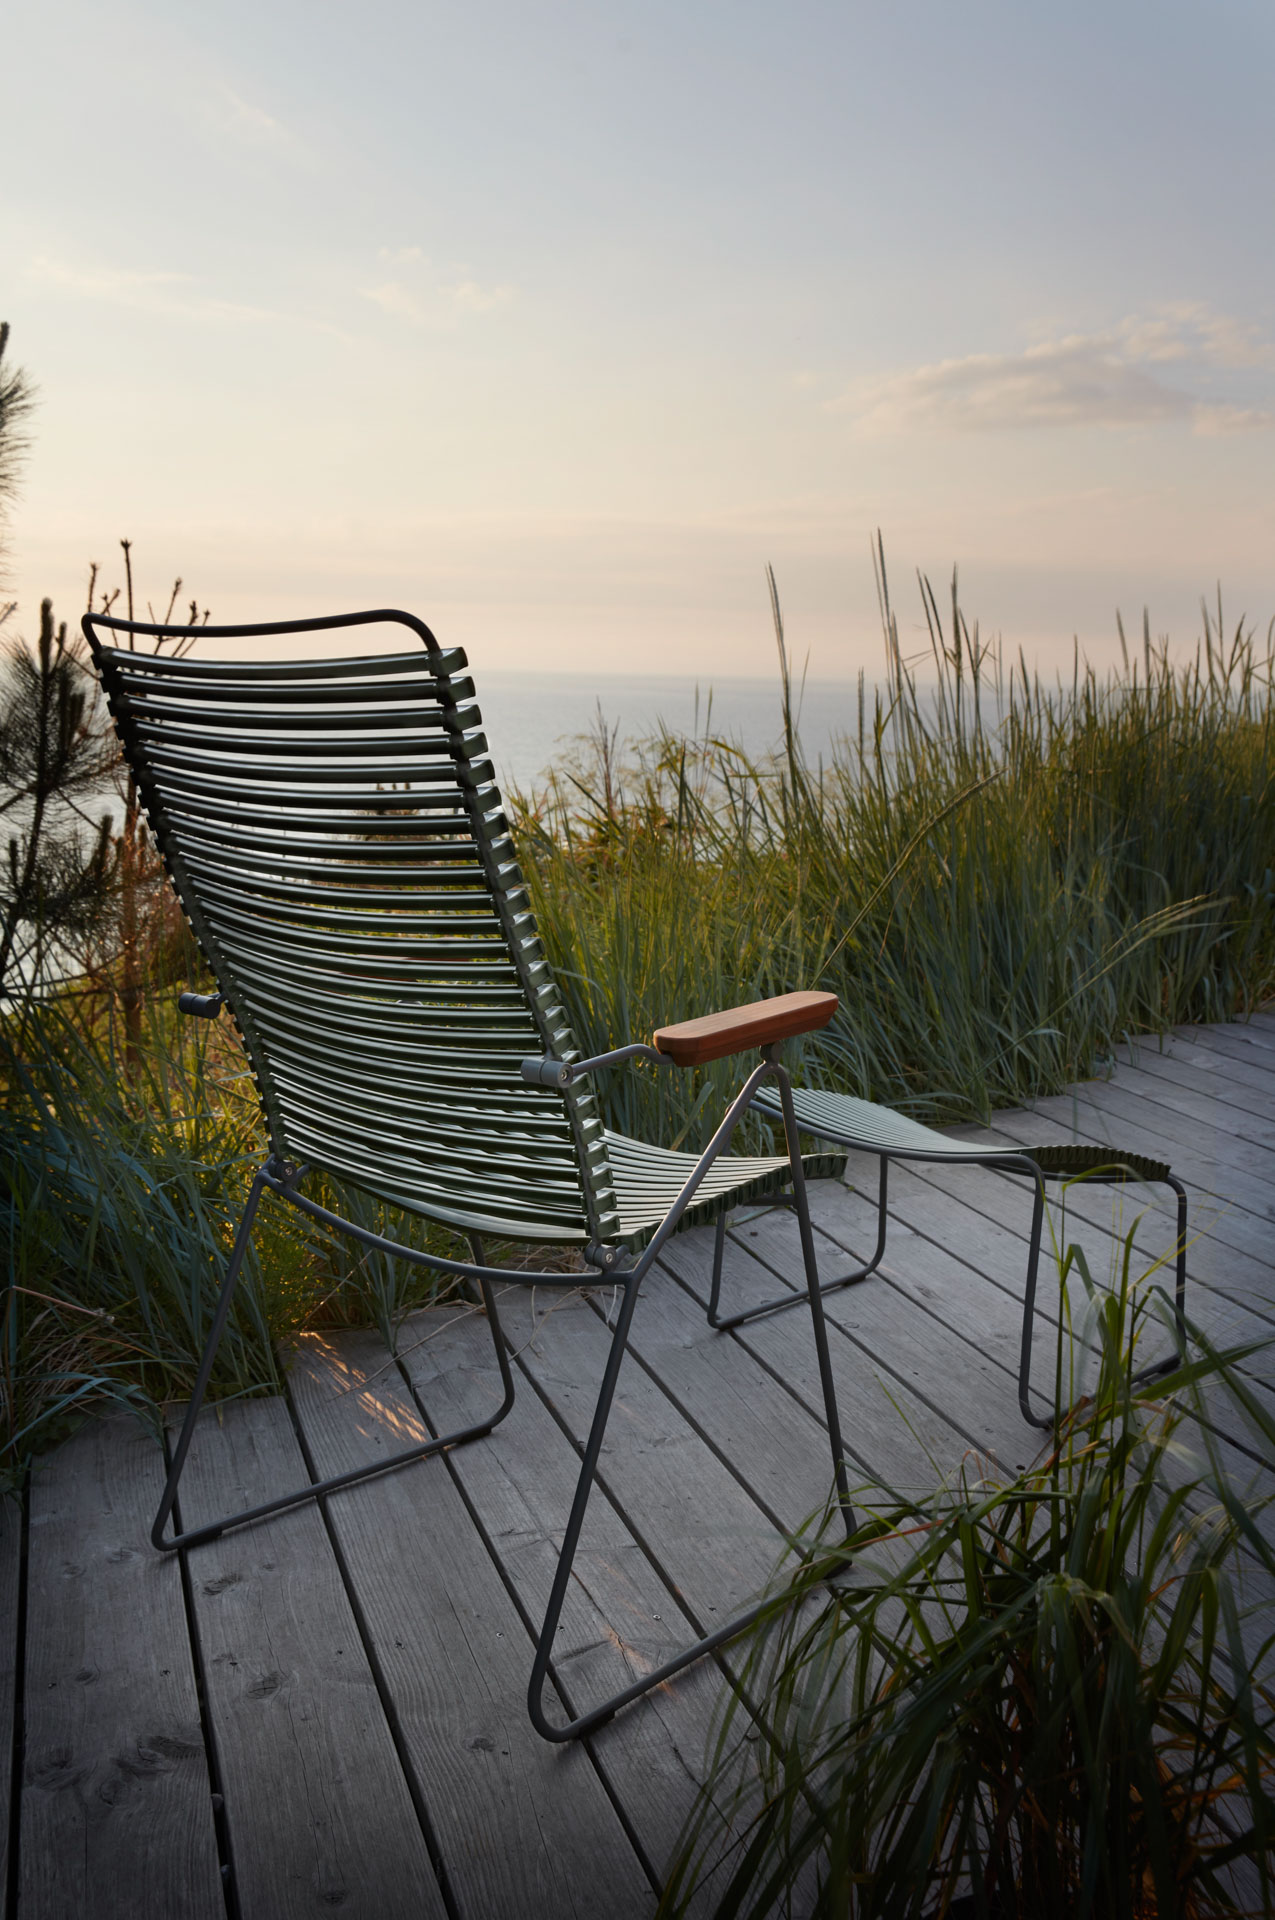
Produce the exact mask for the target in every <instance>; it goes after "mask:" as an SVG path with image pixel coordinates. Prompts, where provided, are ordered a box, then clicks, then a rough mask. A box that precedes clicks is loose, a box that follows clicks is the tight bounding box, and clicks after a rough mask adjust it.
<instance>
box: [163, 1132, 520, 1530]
mask: <svg viewBox="0 0 1275 1920" xmlns="http://www.w3.org/2000/svg"><path fill="white" fill-rule="evenodd" d="M290 1184H291V1183H290V1182H289V1181H287V1180H286V1179H283V1180H281V1179H280V1178H279V1177H278V1176H277V1175H275V1174H274V1173H273V1171H272V1168H271V1166H270V1164H269V1163H267V1165H266V1166H264V1167H262V1168H261V1170H260V1171H259V1172H258V1174H257V1176H256V1178H255V1179H254V1181H253V1183H252V1186H251V1188H250V1189H249V1192H248V1202H247V1205H246V1206H245V1208H244V1212H243V1218H242V1220H241V1221H240V1222H239V1231H238V1232H237V1233H236V1235H235V1242H234V1246H233V1247H232V1249H231V1254H230V1260H229V1263H228V1265H227V1267H226V1276H225V1279H224V1280H223V1281H222V1283H221V1292H220V1295H219V1297H218V1300H217V1310H216V1312H215V1313H214V1315H213V1322H212V1326H211V1328H210V1329H209V1333H208V1339H207V1341H206V1342H205V1344H204V1351H203V1356H202V1358H201V1360H200V1363H199V1372H198V1373H197V1375H196V1376H195V1386H194V1390H193V1392H192V1394H191V1397H190V1401H189V1403H188V1405H187V1408H186V1413H185V1417H184V1419H183V1421H182V1424H181V1431H180V1432H179V1434H178V1436H177V1444H176V1445H175V1447H174V1448H173V1454H172V1460H171V1463H170V1465H169V1469H168V1478H167V1480H166V1482H165V1485H164V1492H163V1497H162V1498H161V1500H160V1503H159V1510H158V1512H157V1513H156V1515H155V1522H154V1525H153V1526H152V1528H151V1544H152V1545H153V1546H155V1547H158V1548H159V1549H160V1551H161V1552H164V1553H171V1552H172V1551H173V1550H174V1549H175V1548H177V1547H196V1546H198V1545H199V1544H200V1543H201V1542H202V1541H205V1540H215V1539H216V1538H217V1536H218V1535H219V1534H221V1533H224V1532H225V1530H226V1528H227V1527H238V1526H242V1525H244V1524H245V1523H246V1522H248V1521H250V1520H263V1519H264V1518H265V1517H266V1515H267V1514H270V1513H280V1512H282V1511H283V1510H284V1508H286V1507H296V1506H300V1505H301V1503H302V1502H303V1501H305V1500H315V1499H318V1498H320V1497H321V1496H322V1495H323V1494H327V1493H335V1492H336V1490H337V1489H338V1488H339V1487H349V1486H353V1485H354V1483H355V1482H356V1481H358V1480H366V1479H368V1478H369V1477H371V1476H372V1475H374V1474H380V1473H390V1472H392V1471H393V1470H394V1469H395V1468H396V1467H404V1466H406V1465H407V1464H408V1463H409V1461H412V1460H423V1459H424V1458H426V1456H427V1455H429V1454H431V1453H441V1452H442V1451H443V1449H444V1448H445V1447H455V1446H460V1445H461V1444H462V1443H463V1442H464V1441H466V1440H477V1439H479V1438H481V1436H482V1435H483V1434H487V1433H490V1432H491V1430H492V1428H493V1427H495V1426H498V1425H499V1423H500V1422H501V1421H502V1420H503V1419H504V1417H505V1415H506V1414H507V1413H508V1412H509V1410H510V1408H511V1407H512V1406H513V1403H514V1377H513V1372H512V1369H511V1367H510V1364H509V1354H508V1351H507V1349H506V1346H505V1341H504V1336H503V1334H502V1331H501V1326H500V1317H499V1314H498V1312H497V1309H496V1298H495V1294H494V1292H493V1291H492V1285H491V1282H490V1280H488V1279H485V1278H482V1277H481V1276H479V1277H478V1280H477V1284H478V1290H479V1293H480V1295H481V1298H482V1304H483V1307H484V1309H485V1311H486V1314H487V1319H488V1322H489V1324H490V1327H491V1335H492V1340H493V1341H494V1343H495V1348H496V1359H497V1363H498V1365H499V1367H500V1378H501V1383H502V1386H503V1388H504V1397H503V1399H502V1400H501V1402H500V1405H499V1406H498V1407H497V1408H496V1410H495V1411H494V1413H492V1414H491V1415H490V1416H489V1418H487V1419H485V1420H480V1421H476V1422H475V1423H474V1424H473V1425H472V1426H468V1427H461V1428H458V1429H457V1431H456V1432H455V1433H447V1434H441V1435H439V1436H438V1437H437V1438H435V1439H430V1440H426V1441H424V1442H422V1443H421V1444H420V1445H418V1446H414V1447H408V1448H406V1449H405V1450H404V1451H403V1452H402V1453H396V1454H394V1455H392V1456H391V1458H390V1459H388V1460H380V1461H377V1462H376V1464H375V1465H374V1466H370V1467H366V1466H365V1467H355V1468H352V1469H351V1470H350V1471H349V1472H347V1473H337V1474H333V1475H331V1477H330V1478H328V1479H327V1480H318V1481H312V1482H311V1483H310V1484H308V1485H307V1486H304V1487H298V1488H296V1489H295V1490H294V1491H293V1492H291V1493H285V1494H281V1495H279V1497H278V1498H277V1499H274V1500H265V1501H262V1502H261V1503H260V1504H259V1505H258V1506H255V1507H245V1508H243V1509H242V1510H241V1511H240V1512H238V1513H231V1514H225V1515H223V1516H222V1517H221V1518H220V1519H218V1520H209V1521H205V1522H201V1524H200V1525H198V1526H193V1527H187V1528H185V1529H184V1530H181V1531H179V1532H177V1533H174V1534H171V1535H167V1536H166V1534H165V1528H166V1527H167V1525H168V1521H169V1518H170V1516H171V1515H172V1511H173V1506H174V1504H175V1502H176V1499H177V1490H178V1486H179V1483H180V1481H181V1476H182V1469H183V1468H184V1466H185V1465H186V1456H187V1454H188V1453H189V1452H190V1443H191V1441H192V1439H193V1438H194V1434H195V1426H196V1423H197V1421H198V1419H199V1414H200V1411H201V1409H202V1407H203V1404H204V1397H205V1395H206V1393H207V1391H208V1382H209V1380H210V1379H211V1377H212V1370H213V1367H214V1365H215V1363H216V1359H217V1352H218V1349H219V1347H220V1346H221V1341H222V1336H223V1334H224V1333H225V1331H226V1322H227V1320H228V1319H229V1318H230V1309H231V1306H232V1304H233V1302H234V1295H235V1288H236V1286H237V1284H238V1281H239V1278H240V1275H241V1273H242V1271H243V1264H244V1261H245V1259H246V1258H247V1254H248V1247H249V1244H250V1242H251V1239H252V1228H253V1222H254V1221H255V1219H256V1216H257V1209H258V1208H259V1206H260V1205H261V1196H262V1194H263V1193H264V1192H266V1191H267V1190H268V1189H271V1190H274V1191H279V1190H280V1189H281V1188H285V1189H286V1188H287V1187H288V1186H289V1185H290ZM327 1218H328V1221H329V1223H330V1224H337V1223H336V1222H335V1221H334V1220H333V1217H332V1216H331V1215H329V1216H327ZM339 1224H340V1225H341V1226H343V1227H344V1228H345V1231H346V1232H347V1233H349V1234H351V1235H352V1236H353V1237H354V1238H356V1239H361V1240H371V1241H375V1240H376V1239H377V1238H378V1236H375V1235H368V1234H365V1233H364V1232H363V1231H362V1230H361V1229H359V1228H357V1227H354V1226H353V1225H352V1224H351V1223H350V1222H340V1223H339ZM394 1250H395V1252H396V1253H397V1254H399V1255H400V1256H401V1257H402V1258H404V1259H407V1260H410V1259H412V1257H413V1249H412V1248H410V1247H406V1246H399V1247H396V1248H395V1249H394ZM474 1254H475V1259H476V1260H477V1261H478V1263H479V1264H480V1265H481V1264H482V1248H481V1243H478V1242H475V1247H474Z"/></svg>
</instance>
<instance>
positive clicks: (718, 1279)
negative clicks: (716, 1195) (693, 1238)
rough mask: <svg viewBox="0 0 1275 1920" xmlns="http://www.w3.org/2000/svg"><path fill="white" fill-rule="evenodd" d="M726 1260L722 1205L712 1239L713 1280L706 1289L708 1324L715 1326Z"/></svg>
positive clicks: (723, 1205) (724, 1221) (724, 1213)
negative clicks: (723, 1266) (723, 1267)
mask: <svg viewBox="0 0 1275 1920" xmlns="http://www.w3.org/2000/svg"><path fill="white" fill-rule="evenodd" d="M725 1258H726V1205H725V1202H723V1203H722V1208H721V1212H720V1213H719V1214H718V1216H717V1232H716V1234H715V1235H714V1238H713V1278H712V1281H711V1283H710V1285H709V1289H708V1324H709V1326H710V1327H715V1326H716V1325H717V1309H718V1305H719V1303H720V1301H721V1297H722V1263H723V1261H724V1260H725Z"/></svg>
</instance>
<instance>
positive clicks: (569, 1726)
mask: <svg viewBox="0 0 1275 1920" xmlns="http://www.w3.org/2000/svg"><path fill="white" fill-rule="evenodd" d="M776 1081H777V1084H778V1086H779V1088H780V1092H781V1098H782V1096H783V1095H784V1094H785V1093H786V1094H787V1095H788V1098H787V1100H785V1101H784V1106H785V1115H784V1117H785V1124H786V1131H787V1133H788V1138H789V1143H790V1152H792V1151H794V1150H795V1149H796V1146H797V1124H796V1116H795V1115H794V1114H793V1112H792V1105H791V1090H790V1088H789V1084H788V1077H787V1075H786V1074H785V1073H784V1072H783V1070H782V1069H779V1070H778V1071H777V1073H776ZM792 1169H793V1195H792V1206H793V1210H794V1211H795V1213H796V1215H797V1224H798V1231H799V1233H800V1238H801V1255H802V1264H803V1268H804V1271H805V1278H806V1292H805V1296H804V1297H805V1298H806V1300H807V1301H808V1302H809V1306H810V1313H811V1318H812V1321H813V1324H814V1335H815V1352H816V1356H817V1360H818V1366H819V1383H820V1388H821V1391H822V1396H823V1405H824V1420H825V1422H826V1425H827V1430H828V1442H829V1446H830V1447H831V1450H832V1471H833V1483H834V1486H835V1490H836V1492H835V1501H836V1505H837V1507H838V1509H839V1511H840V1515H841V1520H842V1524H843V1526H844V1528H845V1534H846V1538H847V1540H848V1539H850V1538H851V1536H852V1535H853V1533H854V1528H855V1516H854V1509H853V1507H852V1505H851V1502H850V1483H849V1476H848V1473H847V1470H846V1457H845V1450H844V1446H843V1444H842V1436H841V1419H840V1413H839V1410H838V1405H837V1390H836V1382H835V1380H834V1377H833V1371H832V1358H831V1354H830V1351H829V1347H828V1329H827V1324H826V1322H825V1320H824V1313H823V1298H822V1294H823V1289H822V1288H821V1287H820V1284H819V1269H818V1265H817V1263H816V1259H815V1241H814V1232H813V1229H812V1227H811V1224H810V1209H809V1205H808V1203H807V1197H806V1181H805V1175H804V1172H803V1170H802V1164H801V1158H800V1155H797V1157H796V1158H794V1159H793V1161H792ZM618 1281H619V1284H620V1285H621V1286H622V1287H623V1289H624V1298H623V1301H622V1303H621V1306H620V1311H619V1314H618V1315H617V1317H616V1325H615V1332H614V1334H613V1335H612V1339H611V1348H610V1352H609V1353H608V1355H607V1363H606V1368H605V1371H604V1373H603V1376H602V1385H601V1388H600V1389H599V1393H598V1399H597V1404H596V1406H595V1407H594V1412H593V1420H592V1423H591V1425H590V1428H589V1437H588V1440H587V1442H586V1444H585V1448H584V1454H583V1458H582V1460H581V1463H580V1474H579V1478H578V1480H577V1482H576V1490H575V1497H574V1499H573V1500H572V1503H571V1513H570V1516H569V1517H568V1520H567V1527H566V1532H565V1534H564V1535H563V1540H562V1548H561V1551H560V1553H559V1555H558V1565H557V1569H556V1571H555V1574H554V1580H553V1587H552V1589H551V1591H550V1594H549V1604H548V1607H547V1609H546V1611H545V1617H544V1622H543V1624H542V1626H541V1629H540V1635H539V1638H538V1640H537V1642H536V1655H535V1660H534V1663H533V1665H532V1669H531V1682H530V1685H529V1687H528V1689H527V1710H528V1712H529V1713H530V1716H531V1722H532V1725H533V1726H534V1727H535V1729H536V1731H537V1732H538V1733H539V1734H541V1735H543V1737H544V1738H545V1739H546V1740H552V1741H554V1742H555V1743H562V1742H565V1741H568V1740H577V1739H579V1738H580V1736H581V1735H582V1734H587V1733H591V1732H593V1731H594V1729H595V1728H597V1727H600V1726H603V1725H604V1724H605V1723H606V1721H608V1720H610V1719H611V1718H612V1716H613V1715H614V1714H616V1713H617V1712H618V1711H619V1709H620V1708H621V1707H623V1706H627V1705H628V1703H629V1702H630V1701H631V1700H636V1699H638V1698H639V1697H640V1696H641V1695H642V1694H644V1693H649V1692H650V1690H651V1688H652V1687H655V1686H659V1685H660V1684H661V1682H663V1681H665V1680H669V1679H671V1678H672V1677H673V1675H674V1674H677V1673H680V1672H681V1671H682V1670H683V1668H685V1667H689V1666H691V1665H693V1663H694V1662H695V1661H697V1660H701V1659H703V1657H704V1655H705V1654H707V1653H712V1652H714V1651H715V1650H716V1649H717V1648H718V1647H721V1646H724V1645H725V1644H726V1642H727V1641H729V1640H733V1639H734V1638H735V1637H736V1635H738V1634H741V1633H743V1632H744V1631H745V1630H746V1629H747V1628H748V1627H750V1626H751V1625H752V1624H753V1622H754V1621H755V1620H756V1619H757V1618H758V1617H759V1616H760V1614H761V1613H762V1612H763V1611H764V1610H765V1608H766V1606H767V1604H768V1602H767V1601H766V1600H762V1601H759V1602H758V1603H757V1604H756V1605H755V1606H752V1607H749V1608H748V1609H746V1611H745V1612H743V1613H740V1614H737V1615H736V1616H735V1618H734V1619H732V1620H729V1621H726V1622H725V1623H724V1624H723V1625H722V1626H719V1627H715V1628H714V1629H713V1631H712V1632H711V1633H707V1634H705V1635H704V1636H703V1637H702V1638H701V1639H699V1640H696V1641H694V1642H693V1643H692V1644H691V1645H690V1646H688V1647H685V1648H683V1649H682V1651H681V1652H680V1653H677V1654H674V1655H673V1657H672V1659H670V1660H666V1661H665V1662H664V1664H663V1665H662V1666H661V1667H659V1668H657V1669H656V1671H655V1672H653V1673H646V1674H643V1676H642V1677H641V1679H639V1680H635V1681H633V1683H632V1684H631V1685H630V1686H627V1687H624V1688H622V1689H621V1691H620V1692H619V1693H616V1694H614V1695H612V1697H611V1698H610V1699H609V1700H606V1701H604V1702H603V1703H602V1704H601V1705H600V1706H596V1707H593V1708H590V1709H589V1710H588V1711H587V1712H583V1713H580V1714H577V1715H576V1716H575V1717H574V1718H573V1719H571V1720H568V1721H566V1722H565V1723H564V1724H563V1725H561V1726H558V1725H555V1724H554V1722H553V1721H552V1720H550V1718H549V1717H548V1714H547V1713H546V1711H545V1703H544V1688H545V1681H546V1679H547V1678H548V1677H549V1674H550V1666H551V1661H552V1657H553V1643H554V1639H555V1637H556V1635H557V1631H558V1623H559V1621H560V1619H561V1617H562V1607H563V1603H564V1601H565V1599H566V1596H567V1589H568V1587H569V1585H570V1582H571V1573H572V1568H573V1566H574V1564H575V1556H576V1551H577V1549H578V1547H579V1544H580V1534H581V1531H582V1529H583V1527H584V1517H585V1510H586V1508H587V1507H588V1504H589V1496H590V1494H591V1493H592V1491H593V1484H594V1481H595V1479H596V1478H597V1470H598V1460H599V1458H600V1456H601V1452H602V1443H603V1440H604V1438H605V1435H606V1428H607V1421H608V1420H609V1418H610V1415H611V1408H612V1404H613V1402H614V1399H615V1391H616V1386H617V1384H618V1382H619V1378H620V1367H621V1363H622V1362H623V1359H624V1352H625V1348H626V1346H627V1344H628V1338H629V1329H630V1326H631V1325H632V1321H633V1313H634V1309H635V1307H636V1306H637V1299H638V1294H639V1292H640V1291H641V1284H642V1281H641V1275H640V1274H635V1275H626V1274H621V1275H619V1276H618ZM796 1297H797V1298H798V1299H800V1298H802V1295H800V1294H798V1295H797V1296H796Z"/></svg>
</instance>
